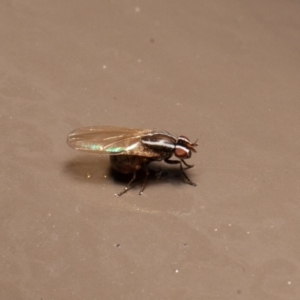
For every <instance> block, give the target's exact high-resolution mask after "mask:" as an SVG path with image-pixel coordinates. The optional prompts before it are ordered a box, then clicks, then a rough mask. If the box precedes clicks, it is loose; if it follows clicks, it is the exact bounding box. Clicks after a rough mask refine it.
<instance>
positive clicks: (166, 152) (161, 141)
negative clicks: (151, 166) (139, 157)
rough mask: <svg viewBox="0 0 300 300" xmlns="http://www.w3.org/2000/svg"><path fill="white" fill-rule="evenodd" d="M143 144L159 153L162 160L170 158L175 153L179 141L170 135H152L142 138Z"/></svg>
mask: <svg viewBox="0 0 300 300" xmlns="http://www.w3.org/2000/svg"><path fill="white" fill-rule="evenodd" d="M141 142H142V144H143V145H144V146H145V147H146V148H148V149H151V150H152V151H155V152H156V153H158V154H159V155H160V157H161V159H165V158H169V157H170V156H172V154H173V153H174V150H175V147H176V142H177V139H176V137H174V136H172V135H170V134H168V133H160V132H159V133H151V134H148V135H145V136H143V137H142V138H141Z"/></svg>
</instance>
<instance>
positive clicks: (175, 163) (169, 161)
mask: <svg viewBox="0 0 300 300" xmlns="http://www.w3.org/2000/svg"><path fill="white" fill-rule="evenodd" d="M165 162H166V163H167V164H171V165H177V164H179V165H180V172H181V174H182V175H183V176H184V178H185V179H186V181H187V183H188V184H189V185H192V186H196V185H197V184H196V183H194V182H192V181H191V180H190V179H189V178H188V176H187V175H186V174H185V173H184V171H183V167H182V163H184V164H185V165H186V166H187V167H188V169H189V168H192V167H193V166H192V165H188V164H187V163H186V162H185V161H184V160H183V159H181V160H180V161H179V160H169V159H165Z"/></svg>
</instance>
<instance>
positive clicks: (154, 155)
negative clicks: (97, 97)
mask: <svg viewBox="0 0 300 300" xmlns="http://www.w3.org/2000/svg"><path fill="white" fill-rule="evenodd" d="M67 144H68V145H69V146H70V147H71V148H73V149H75V150H80V151H85V152H89V153H95V154H108V155H110V162H111V165H112V168H113V169H115V170H116V171H118V172H120V173H123V174H133V176H132V178H131V180H130V181H129V183H128V184H127V186H126V187H125V188H124V189H123V190H122V191H121V192H120V193H118V194H115V195H116V196H117V197H120V196H122V195H123V194H124V193H126V192H127V191H128V190H129V189H130V188H131V184H132V183H133V181H134V180H135V179H136V173H137V171H139V170H141V169H142V170H144V171H145V174H146V176H145V179H144V182H143V184H142V186H141V189H140V192H139V194H140V195H141V194H142V193H143V191H144V189H145V186H146V181H147V177H148V175H149V170H148V164H149V163H150V162H153V161H161V160H164V161H165V162H166V163H168V164H179V166H180V171H181V174H182V175H183V176H184V178H185V180H186V182H187V183H188V184H190V185H192V186H196V184H195V183H193V182H192V181H191V180H190V179H189V178H188V176H187V175H186V174H185V172H184V168H183V165H185V166H186V168H185V169H189V168H192V167H193V165H189V164H187V163H186V162H185V159H187V158H190V157H191V155H192V152H196V150H195V147H196V146H198V144H197V142H195V143H191V142H190V140H189V139H188V138H187V137H185V136H182V135H181V136H179V137H176V136H173V135H171V134H170V133H168V132H166V131H157V130H150V129H131V128H125V127H124V128H123V127H113V126H92V127H83V128H79V129H75V130H74V131H72V132H71V133H70V134H69V135H68V138H67ZM173 155H174V156H175V157H177V158H178V159H179V160H171V159H170V158H171V157H172V156H173Z"/></svg>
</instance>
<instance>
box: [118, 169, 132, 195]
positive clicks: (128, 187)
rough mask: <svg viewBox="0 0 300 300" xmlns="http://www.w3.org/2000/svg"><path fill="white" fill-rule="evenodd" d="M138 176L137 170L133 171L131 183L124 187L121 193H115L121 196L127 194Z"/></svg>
mask: <svg viewBox="0 0 300 300" xmlns="http://www.w3.org/2000/svg"><path fill="white" fill-rule="evenodd" d="M135 178H136V172H134V173H133V176H132V178H131V180H130V181H129V183H128V184H127V185H126V186H125V187H124V189H123V190H122V191H121V192H120V193H119V194H115V196H116V197H121V196H122V195H123V194H125V193H126V192H127V191H128V190H129V189H130V188H131V184H132V182H133V181H134V180H135Z"/></svg>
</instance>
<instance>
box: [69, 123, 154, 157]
mask: <svg viewBox="0 0 300 300" xmlns="http://www.w3.org/2000/svg"><path fill="white" fill-rule="evenodd" d="M151 132H153V130H149V129H131V128H123V127H111V126H102V127H101V126H93V127H84V128H79V129H75V130H74V131H72V132H71V133H70V134H69V135H68V138H67V144H68V145H69V146H70V147H71V148H73V149H75V150H80V151H85V152H89V153H96V154H110V155H120V154H126V155H138V156H145V157H157V156H159V154H157V153H156V152H154V151H152V150H150V149H145V147H144V146H143V144H142V143H141V137H142V136H144V135H145V134H148V133H151Z"/></svg>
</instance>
